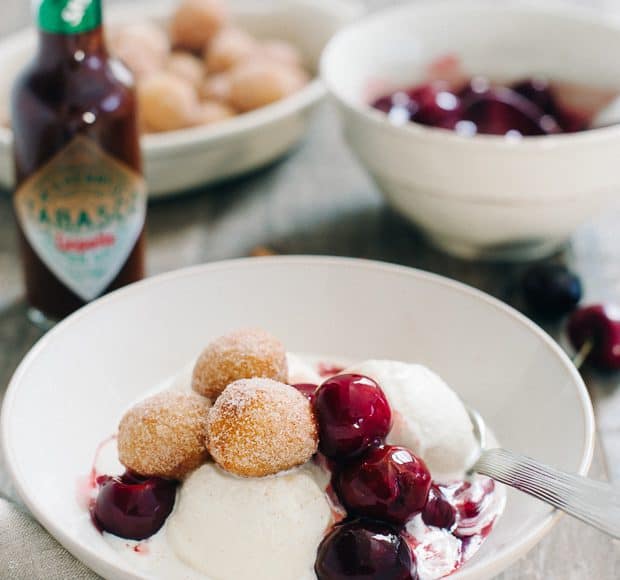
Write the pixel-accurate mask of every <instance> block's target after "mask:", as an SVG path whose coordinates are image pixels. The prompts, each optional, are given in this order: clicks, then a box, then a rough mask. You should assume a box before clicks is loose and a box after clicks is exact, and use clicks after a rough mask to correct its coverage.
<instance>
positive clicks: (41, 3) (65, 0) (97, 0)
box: [34, 0, 101, 34]
mask: <svg viewBox="0 0 620 580" xmlns="http://www.w3.org/2000/svg"><path fill="white" fill-rule="evenodd" d="M34 5H35V14H36V17H37V24H38V26H39V28H40V29H41V30H43V31H45V32H50V33H52V34H80V33H82V32H89V31H90V30H94V29H95V28H98V27H99V26H101V0H34Z"/></svg>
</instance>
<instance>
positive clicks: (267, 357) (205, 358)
mask: <svg viewBox="0 0 620 580" xmlns="http://www.w3.org/2000/svg"><path fill="white" fill-rule="evenodd" d="M254 377H256V378H265V379H273V380H275V381H282V382H284V381H286V380H287V378H288V364H287V362H286V350H285V349H284V345H283V344H282V343H281V342H280V341H279V340H278V339H277V338H275V337H274V336H272V335H271V334H269V333H268V332H265V331H264V330H260V329H257V328H246V329H242V330H237V331H235V332H232V333H230V334H227V335H225V336H221V337H220V338H217V339H216V340H214V341H213V342H212V343H211V344H210V345H209V346H207V348H206V349H205V350H204V351H203V352H202V354H201V355H200V357H198V360H197V361H196V365H195V366H194V372H193V376H192V388H193V389H194V391H196V392H197V393H199V394H200V395H204V396H205V397H209V398H210V399H216V398H217V397H218V396H219V395H220V394H221V393H222V391H223V390H224V389H225V388H226V387H227V386H228V385H229V384H230V383H232V382H234V381H237V380H239V379H251V378H254Z"/></svg>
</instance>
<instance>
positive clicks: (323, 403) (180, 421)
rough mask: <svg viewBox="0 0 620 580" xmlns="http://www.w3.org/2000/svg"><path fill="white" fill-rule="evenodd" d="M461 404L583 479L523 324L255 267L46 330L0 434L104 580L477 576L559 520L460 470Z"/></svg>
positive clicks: (482, 302)
mask: <svg viewBox="0 0 620 580" xmlns="http://www.w3.org/2000/svg"><path fill="white" fill-rule="evenodd" d="M551 278H552V282H549V279H548V278H547V277H545V276H542V279H541V278H540V276H539V277H535V280H534V282H537V283H536V284H533V285H534V286H536V287H537V288H538V287H541V286H542V287H543V288H544V290H543V291H542V292H541V293H540V296H543V297H544V298H548V297H549V295H550V293H551V294H553V292H555V290H554V284H555V282H554V281H555V280H556V278H555V277H553V276H552V277H551ZM559 286H560V287H562V288H564V287H565V285H564V284H563V283H560V284H559ZM567 286H570V284H568V285H567ZM534 294H536V295H537V296H539V294H537V293H536V292H534ZM560 294H561V295H563V292H561V293H560ZM568 294H569V300H568V302H570V303H574V302H575V300H576V299H575V294H574V293H571V292H568ZM223 296H225V298H223ZM540 296H539V297H540ZM352 297H354V299H351V298H352ZM386 297H389V299H386ZM552 302H555V301H554V300H552ZM243 327H253V328H263V329H266V330H267V331H268V332H269V334H271V335H272V336H269V335H268V334H266V333H265V332H261V331H258V330H252V331H242V332H236V333H233V334H232V335H231V334H230V332H231V330H233V329H239V328H243ZM582 328H583V329H584V332H585V331H588V332H591V331H592V330H593V327H592V325H588V324H585V325H584V324H582ZM594 330H595V331H596V332H598V331H597V329H596V328H594ZM588 332H585V333H586V334H588ZM221 335H225V337H224V338H221ZM218 337H220V338H218ZM274 337H277V339H276V338H274ZM498 337H501V340H498ZM205 347H206V348H205ZM602 347H604V344H603V342H601V341H600V340H598V339H597V340H596V344H595V346H594V350H593V351H592V355H595V354H596V353H598V349H599V348H602ZM201 353H202V354H201ZM292 353H295V354H292ZM369 359H375V360H369ZM72 361H78V362H79V364H77V363H76V364H72ZM390 361H392V362H390ZM397 361H401V362H397ZM343 367H346V370H344V371H343V370H342V368H343ZM424 367H428V368H429V369H433V370H434V371H435V373H437V374H435V373H433V372H431V371H429V370H428V369H426V368H424ZM343 373H344V376H343ZM333 375H337V377H336V378H334V377H333ZM439 376H441V377H442V378H441V379H440V378H439ZM257 377H261V378H257ZM237 379H240V380H237ZM300 383H303V384H300ZM318 385H320V386H318ZM448 385H451V388H450V387H448ZM294 386H296V387H297V388H294ZM317 386H318V389H317ZM153 393H161V394H157V395H155V396H153ZM306 397H307V398H306ZM464 405H467V406H469V407H471V408H473V409H477V410H478V411H479V412H480V414H481V416H482V417H484V419H485V421H486V423H487V424H488V426H489V428H490V430H491V431H492V432H493V435H494V436H495V438H496V439H497V441H498V443H499V444H500V445H501V446H502V447H505V448H509V449H512V450H514V451H516V452H520V453H523V454H526V455H529V456H532V457H534V458H536V459H538V460H540V461H543V462H545V463H547V464H549V465H552V466H555V467H557V468H559V469H562V470H565V471H569V472H572V473H578V474H581V475H585V474H586V473H587V470H588V466H589V464H590V461H591V457H592V451H593V444H594V420H593V413H592V408H591V404H590V400H589V398H588V394H587V392H586V389H585V386H584V384H583V381H582V380H581V377H580V376H579V374H578V372H577V371H576V369H575V367H574V366H573V364H572V363H571V362H570V360H569V359H568V358H567V356H566V355H565V354H564V352H563V351H562V350H561V349H560V348H559V346H558V345H557V344H556V343H555V342H554V341H553V340H552V339H551V338H550V337H549V336H548V335H546V334H545V333H544V332H542V331H541V330H540V329H539V328H538V327H536V326H535V325H534V324H532V323H531V322H530V321H529V320H528V319H526V318H525V317H523V316H522V315H520V314H518V313H517V312H515V311H514V310H512V309H511V308H509V307H507V306H505V305H504V304H502V303H500V302H498V301H497V300H494V299H493V298H490V297H488V296H486V295H484V294H482V293H481V292H478V291H476V290H473V289H471V288H468V287H466V286H463V285H461V284H459V283H456V282H453V281H450V280H446V279H443V278H440V277H438V276H434V275H431V274H427V273H423V272H419V271H415V270H411V269H408V268H403V267H399V266H393V265H387V264H380V263H373V262H366V261H360V260H348V259H338V258H311V257H271V258H254V259H248V260H239V261H233V262H223V263H217V264H210V265H206V266H201V267H198V268H193V269H189V270H183V271H179V272H174V273H170V274H167V275H164V276H160V277H157V278H154V279H150V280H147V281H145V282H142V283H139V284H135V285H133V286H131V287H128V288H126V289H123V290H120V291H118V292H115V293H113V294H111V295H109V296H107V297H104V298H102V299H100V300H98V301H96V302H94V303H93V304H91V305H89V306H87V307H85V308H84V309H82V310H80V311H79V312H78V313H76V314H74V315H73V316H71V317H70V318H68V319H67V320H66V321H64V322H62V323H61V324H59V325H58V326H57V327H56V328H54V329H53V330H52V331H50V332H49V334H48V335H46V337H45V338H44V339H43V340H42V341H41V342H40V343H39V344H37V345H36V346H35V347H34V348H33V350H32V351H31V352H30V353H29V354H28V355H27V357H26V358H25V360H24V361H23V362H22V364H21V365H20V367H19V369H18V370H17V372H16V374H15V375H14V377H13V379H12V381H11V384H10V386H9V389H8V391H7V393H6V396H5V400H4V405H3V409H2V417H1V429H2V431H1V434H2V443H3V451H4V453H5V456H6V462H7V466H8V468H9V470H10V473H11V474H12V476H13V478H14V482H15V486H16V489H17V491H18V492H19V494H20V495H21V497H22V498H23V500H24V502H25V503H26V504H27V506H28V507H29V509H30V510H31V511H32V513H33V514H34V515H35V517H36V518H37V519H38V520H39V521H40V522H41V523H42V524H43V525H44V526H45V527H46V528H47V529H48V530H49V532H50V533H52V534H53V535H54V536H55V537H56V538H57V539H58V540H59V541H60V542H61V543H62V544H63V545H64V546H66V547H67V549H68V550H70V551H71V552H72V553H73V554H75V555H76V556H77V557H78V558H80V559H81V560H82V561H83V562H85V563H86V564H87V565H88V566H90V567H91V568H93V570H95V571H96V572H97V573H99V574H100V575H101V576H103V577H105V578H114V579H123V580H124V579H132V580H135V579H146V578H149V579H152V578H179V577H183V578H188V579H191V580H194V579H196V580H197V579H205V578H222V579H224V580H229V579H230V580H237V579H238V578H249V577H251V578H256V579H257V580H263V579H268V580H281V579H283V580H290V578H300V579H301V578H303V579H306V578H308V580H310V579H312V578H317V577H318V578H319V580H335V579H338V580H340V579H341V578H345V577H350V574H356V573H359V574H366V576H364V577H367V578H372V579H375V580H384V579H385V578H399V579H400V578H402V579H403V580H417V579H418V578H420V579H421V580H431V579H435V578H439V577H443V576H445V575H448V574H453V577H454V578H455V579H456V578H459V579H478V580H480V579H486V578H490V577H492V576H493V575H495V574H497V573H499V572H501V570H503V569H504V568H506V567H507V566H508V565H510V564H511V563H512V562H514V561H515V560H517V559H518V558H519V557H521V556H522V555H523V554H524V553H525V552H527V551H528V550H529V549H530V548H531V547H532V546H534V545H535V544H536V543H537V542H538V541H539V540H540V539H541V538H542V537H543V536H544V535H545V534H546V533H547V532H548V531H549V529H550V528H551V526H552V525H553V524H554V522H556V521H557V517H558V514H557V512H555V511H554V510H553V509H551V508H550V507H549V506H547V505H545V504H543V503H540V502H538V501H536V500H533V499H532V498H529V497H528V496H525V495H523V494H520V493H518V492H513V491H512V490H506V489H504V488H503V487H502V486H501V485H499V484H497V485H494V484H493V482H492V481H491V480H489V479H487V478H484V477H482V478H479V477H478V476H475V477H469V476H468V475H467V474H466V473H464V469H465V466H466V465H468V460H469V453H470V451H471V450H472V444H473V442H472V425H471V424H470V423H469V419H468V416H467V413H466V411H465V410H464ZM59 418H62V420H59ZM314 421H316V423H315V422H314ZM117 429H118V430H117ZM42 434H43V435H44V438H45V444H44V445H43V444H42V443H41V441H42ZM115 434H116V437H115ZM317 449H318V451H319V453H315V452H316V451H317ZM326 458H328V459H329V460H327V459H326ZM119 460H120V464H119ZM121 464H122V465H121ZM125 468H127V470H128V471H126V472H124V469H125ZM330 472H331V473H332V475H333V483H334V487H333V488H331V487H330V486H329V481H330ZM76 491H77V493H76ZM384 492H385V493H384ZM91 516H92V517H93V518H94V522H95V523H97V526H95V525H93V520H91ZM343 517H344V519H342V518H343ZM369 518H370V519H369ZM474 552H476V554H475V555H473V554H474ZM360 567H362V568H363V570H362V569H361V568H360ZM345 568H346V569H348V570H349V571H348V572H347V570H345ZM347 574H349V576H347Z"/></svg>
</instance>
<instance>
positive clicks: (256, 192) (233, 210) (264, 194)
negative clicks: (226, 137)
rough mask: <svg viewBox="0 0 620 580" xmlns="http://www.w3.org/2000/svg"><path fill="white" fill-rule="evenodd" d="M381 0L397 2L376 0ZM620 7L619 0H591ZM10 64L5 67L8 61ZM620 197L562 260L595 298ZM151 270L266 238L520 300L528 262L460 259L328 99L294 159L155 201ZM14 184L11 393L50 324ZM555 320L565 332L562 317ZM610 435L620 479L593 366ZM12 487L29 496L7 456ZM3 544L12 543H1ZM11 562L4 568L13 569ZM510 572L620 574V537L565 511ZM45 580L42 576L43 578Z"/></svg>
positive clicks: (1, 483) (608, 389) (610, 250)
mask: <svg viewBox="0 0 620 580" xmlns="http://www.w3.org/2000/svg"><path fill="white" fill-rule="evenodd" d="M367 3H368V4H369V5H370V7H371V8H377V7H380V6H381V5H384V4H387V3H389V2H385V0H368V2H367ZM580 3H581V4H586V5H587V4H589V5H594V6H595V7H596V8H597V9H602V10H614V9H616V8H619V9H620V3H617V4H616V2H614V0H606V1H605V0H598V1H595V0H581V2H580ZM29 4H30V3H29V2H25V1H22V0H0V7H1V8H2V12H3V18H2V19H1V20H0V35H3V34H7V33H9V32H11V31H13V30H15V29H17V28H19V27H21V26H23V25H24V24H26V23H27V22H28V20H29ZM0 74H1V72H0ZM618 224H620V205H619V206H618V207H617V208H615V209H613V210H611V211H608V212H607V213H606V214H605V215H602V216H601V217H600V218H598V219H596V220H594V221H592V222H591V223H588V224H586V225H584V226H583V227H582V228H581V229H580V230H579V231H578V232H576V233H575V235H574V236H573V238H572V240H571V242H570V244H569V245H568V246H567V248H566V250H565V251H564V252H563V253H562V254H561V255H560V256H557V257H556V259H561V260H564V261H565V262H567V263H568V264H570V265H571V266H572V267H573V268H574V269H575V270H576V271H577V272H578V273H579V274H580V275H581V276H582V277H583V280H584V281H585V285H586V301H587V302H594V301H602V300H612V301H614V300H615V301H620V233H619V230H620V228H619V226H618ZM148 240H149V254H148V271H149V274H151V275H152V274H157V273H159V272H165V271H168V270H172V269H176V268H179V267H183V266H187V265H192V264H198V263H203V262H210V261H214V260H220V259H226V258H234V257H240V256H246V255H248V253H250V252H251V250H252V248H254V247H255V246H258V245H264V246H268V247H270V248H273V249H274V250H275V251H276V252H278V253H283V254H332V255H344V256H357V257H364V258H372V259H377V260H384V261H389V262H396V263H400V264H405V265H409V266H414V267H417V268H421V269H424V270H429V271H432V272H437V273H439V274H443V275H446V276H449V277H452V278H455V279H458V280H461V281H463V282H466V283H468V284H471V285H472V286H476V287H478V288H481V289H482V290H485V291H487V292H489V293H490V294H493V295H495V296H497V297H499V298H501V299H503V300H505V301H507V302H509V303H512V304H513V305H515V306H516V307H518V308H520V307H521V306H522V305H521V304H520V303H519V300H518V298H517V295H516V293H515V292H514V290H513V289H514V283H515V280H517V279H518V277H519V275H520V273H521V271H522V268H523V266H519V265H511V264H480V263H471V262H464V261H459V260H456V259H453V258H450V257H448V256H446V255H443V254H441V253H440V252H438V251H436V250H434V249H433V248H431V247H430V246H428V245H427V244H426V243H425V241H424V240H423V239H422V237H421V236H420V235H419V233H417V232H416V231H415V230H414V229H413V228H412V227H411V226H410V225H408V224H407V223H405V222H404V221H403V220H402V219H401V218H400V217H399V216H397V215H396V214H394V213H393V212H392V211H391V210H390V209H389V208H387V207H386V206H385V204H384V202H383V201H382V198H381V196H380V194H379V192H378V191H377V189H376V187H375V185H374V184H373V183H372V182H371V181H370V180H369V178H368V177H367V176H366V175H365V173H364V171H363V170H362V169H361V168H360V166H359V165H358V164H357V162H356V161H355V159H354V158H353V156H352V155H351V154H350V153H349V152H348V150H347V148H346V147H345V145H344V143H343V141H342V139H341V136H340V133H339V127H338V120H337V118H336V116H335V114H334V111H333V110H331V108H330V107H329V106H328V105H325V106H324V107H323V108H322V109H321V110H320V111H319V112H318V114H317V116H316V118H315V122H314V123H313V126H312V129H311V130H310V132H309V134H308V136H307V138H306V139H305V140H304V142H303V143H302V144H300V146H299V147H297V148H296V150H295V151H294V152H292V153H291V154H290V155H289V156H288V157H287V159H285V160H284V161H283V162H281V163H278V164H276V165H274V166H272V167H270V168H267V169H265V170H262V171H260V172H258V173H256V174H254V175H252V176H250V177H247V178H243V179H241V180H238V181H235V182H232V183H228V184H226V185H222V186H220V187H217V188H214V189H210V190H205V191H197V192H194V193H192V194H190V195H187V196H185V197H182V198H175V199H170V200H167V201H161V202H158V203H154V204H152V205H151V206H150V207H149V215H148ZM25 311H26V305H25V303H24V301H23V298H22V281H21V273H20V265H19V261H18V256H17V248H16V232H15V223H14V219H13V215H12V209H11V201H10V196H9V194H8V192H4V193H0V398H1V396H2V393H3V391H4V388H5V387H6V385H7V383H8V381H9V379H10V376H11V374H12V373H13V371H14V370H15V368H16V366H17V365H18V363H19V361H20V360H21V358H22V357H23V355H24V354H25V353H26V352H27V351H28V349H29V348H30V347H31V346H32V345H33V344H34V342H35V341H36V340H37V339H38V338H40V336H41V333H40V331H39V330H37V329H36V328H34V327H33V326H31V325H30V324H29V323H28V322H27V321H26V317H25ZM547 330H548V331H549V332H550V333H551V334H553V335H554V336H556V337H557V336H558V332H559V328H558V327H554V326H550V327H549V326H548V327H547ZM585 379H586V382H587V384H588V387H589V390H590V394H591V396H592V399H593V401H594V405H595V411H596V415H597V422H598V431H599V438H598V443H597V447H596V452H595V457H594V462H593V465H592V470H591V475H592V477H595V478H599V479H608V478H609V479H612V480H614V481H620V387H619V385H618V383H620V375H600V374H593V373H591V372H588V373H587V374H586V375H585ZM0 493H3V494H5V495H8V496H9V497H13V498H14V499H17V498H16V496H15V491H14V489H13V488H12V486H11V483H10V481H9V479H8V476H7V474H6V469H5V467H4V464H3V459H2V457H1V456H0ZM1 549H2V548H1V546H0V550H1ZM2 573H3V572H2V570H0V578H2V577H5V576H3V575H2ZM499 578H501V579H502V580H515V579H521V578H528V579H533V580H537V579H557V580H582V579H584V578H588V579H589V578H597V579H600V580H608V579H609V580H611V579H615V578H620V543H618V542H617V541H613V540H611V539H610V538H608V537H606V536H604V535H602V534H600V533H598V532H596V531H594V530H593V529H590V528H588V527H586V526H585V525H583V524H581V523H579V522H576V521H574V520H571V519H569V518H563V519H561V520H560V522H559V523H558V525H557V526H556V527H555V528H554V529H553V530H552V531H551V533H550V534H549V535H548V536H547V537H546V538H545V539H544V540H543V541H542V542H541V543H540V544H539V545H538V546H536V547H535V548H534V549H533V550H532V551H531V552H530V553H529V554H528V556H527V557H525V558H523V559H522V560H521V561H519V562H518V563H516V564H514V565H513V566H512V567H511V568H510V569H508V570H507V571H506V572H504V573H503V574H501V575H500V576H499ZM33 580H34V579H33Z"/></svg>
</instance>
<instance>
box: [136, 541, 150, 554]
mask: <svg viewBox="0 0 620 580" xmlns="http://www.w3.org/2000/svg"><path fill="white" fill-rule="evenodd" d="M133 551H134V552H136V554H148V553H149V546H148V544H147V543H146V542H141V543H140V544H136V545H135V546H134V547H133Z"/></svg>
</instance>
